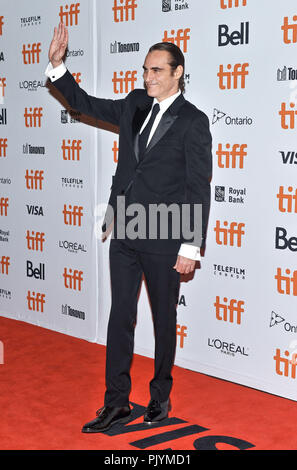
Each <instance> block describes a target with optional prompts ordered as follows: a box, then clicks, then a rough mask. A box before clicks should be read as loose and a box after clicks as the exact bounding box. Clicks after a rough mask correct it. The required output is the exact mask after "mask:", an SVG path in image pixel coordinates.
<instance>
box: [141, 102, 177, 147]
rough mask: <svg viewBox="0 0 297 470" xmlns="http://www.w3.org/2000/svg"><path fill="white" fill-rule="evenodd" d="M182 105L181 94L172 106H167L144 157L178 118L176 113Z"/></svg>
mask: <svg viewBox="0 0 297 470" xmlns="http://www.w3.org/2000/svg"><path fill="white" fill-rule="evenodd" d="M184 103H185V98H184V97H183V95H182V94H180V95H179V96H178V97H177V98H176V100H175V101H174V102H173V103H172V105H171V106H169V108H168V109H167V111H166V112H165V113H164V114H163V116H162V118H161V121H160V122H159V124H158V127H157V129H156V130H155V132H154V134H153V136H152V138H151V140H150V142H149V144H148V146H147V148H146V151H145V155H146V154H147V153H148V152H149V151H150V150H151V149H152V148H153V147H154V146H155V145H156V144H157V143H158V142H159V140H160V139H162V137H163V136H164V135H165V134H166V132H167V131H168V130H169V129H170V127H171V126H172V124H173V123H174V122H175V120H176V119H177V118H178V112H179V110H180V108H181V106H182V105H183V104H184Z"/></svg>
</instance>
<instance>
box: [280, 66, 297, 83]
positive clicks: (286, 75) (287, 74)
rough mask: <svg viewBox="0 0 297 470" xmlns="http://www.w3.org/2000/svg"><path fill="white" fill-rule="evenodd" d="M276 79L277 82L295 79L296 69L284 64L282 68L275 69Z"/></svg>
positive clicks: (296, 76)
mask: <svg viewBox="0 0 297 470" xmlns="http://www.w3.org/2000/svg"><path fill="white" fill-rule="evenodd" d="M276 79H277V81H278V82H284V81H287V80H297V69H296V68H293V67H287V66H286V65H284V67H283V68H282V69H277V72H276Z"/></svg>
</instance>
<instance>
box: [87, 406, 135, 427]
mask: <svg viewBox="0 0 297 470" xmlns="http://www.w3.org/2000/svg"><path fill="white" fill-rule="evenodd" d="M130 414H131V408H130V406H123V407H111V406H103V407H102V408H100V409H99V410H98V411H97V418H95V419H93V420H92V421H90V422H89V423H86V424H85V425H84V426H83V428H82V430H81V431H82V432H89V433H92V432H103V431H107V430H108V429H109V428H110V427H111V426H113V425H114V424H116V423H127V422H128V421H129V419H130Z"/></svg>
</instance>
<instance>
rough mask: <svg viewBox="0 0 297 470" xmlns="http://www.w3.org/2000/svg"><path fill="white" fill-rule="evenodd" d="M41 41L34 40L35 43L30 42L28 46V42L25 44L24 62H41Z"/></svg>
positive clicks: (23, 51) (26, 63) (27, 63)
mask: <svg viewBox="0 0 297 470" xmlns="http://www.w3.org/2000/svg"><path fill="white" fill-rule="evenodd" d="M40 46H41V43H40V42H34V43H33V44H28V45H27V48H26V44H23V50H22V54H23V62H24V64H25V65H29V64H39V61H40V52H41V49H40Z"/></svg>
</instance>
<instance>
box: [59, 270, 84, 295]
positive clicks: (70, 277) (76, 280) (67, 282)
mask: <svg viewBox="0 0 297 470" xmlns="http://www.w3.org/2000/svg"><path fill="white" fill-rule="evenodd" d="M63 278H64V286H65V287H66V289H73V290H79V291H81V285H82V281H83V271H78V269H75V270H74V271H73V272H72V269H69V272H68V271H67V268H64V273H63Z"/></svg>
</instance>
